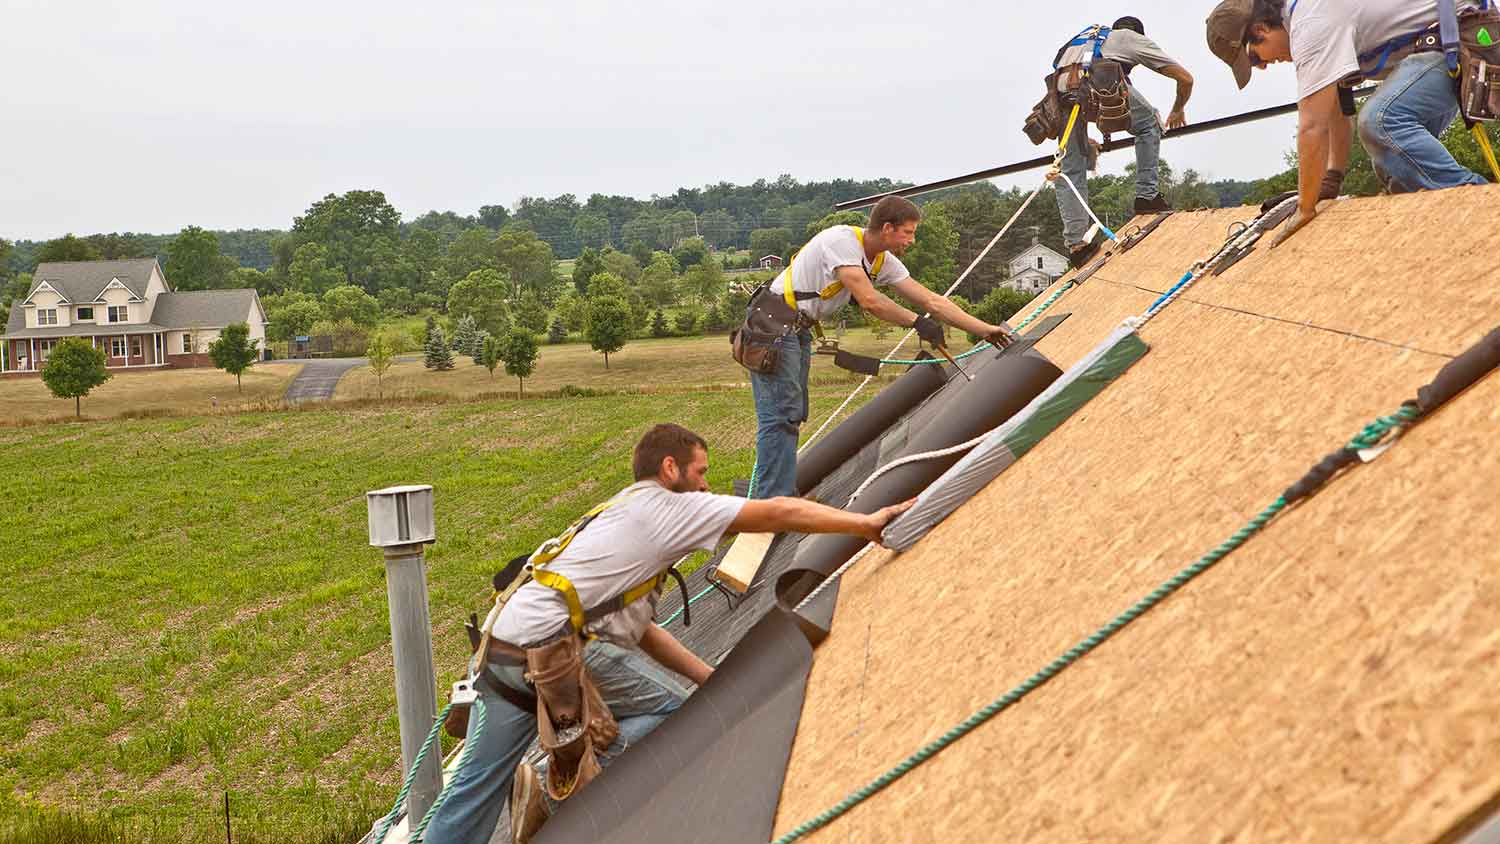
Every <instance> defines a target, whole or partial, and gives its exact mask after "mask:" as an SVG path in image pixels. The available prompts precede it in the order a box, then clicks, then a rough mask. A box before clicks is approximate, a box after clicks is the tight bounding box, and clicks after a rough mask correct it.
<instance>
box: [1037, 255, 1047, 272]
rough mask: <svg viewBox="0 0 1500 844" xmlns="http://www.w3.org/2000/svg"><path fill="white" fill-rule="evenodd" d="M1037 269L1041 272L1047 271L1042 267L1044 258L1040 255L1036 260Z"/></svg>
mask: <svg viewBox="0 0 1500 844" xmlns="http://www.w3.org/2000/svg"><path fill="white" fill-rule="evenodd" d="M1036 268H1037V269H1039V270H1042V269H1046V267H1043V266H1042V257H1041V256H1040V255H1038V256H1037V259H1036Z"/></svg>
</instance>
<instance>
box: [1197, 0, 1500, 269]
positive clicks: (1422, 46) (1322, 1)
mask: <svg viewBox="0 0 1500 844" xmlns="http://www.w3.org/2000/svg"><path fill="white" fill-rule="evenodd" d="M1460 42H1462V46H1460ZM1497 42H1500V12H1497V11H1496V8H1495V4H1494V3H1493V2H1488V1H1482V2H1471V0H1457V2H1455V0H1291V2H1285V0H1224V2H1222V3H1220V4H1219V5H1218V6H1217V7H1215V8H1214V10H1213V13H1212V14H1210V15H1209V17H1208V46H1209V49H1211V50H1212V51H1213V52H1214V55H1216V56H1218V57H1219V58H1220V59H1222V60H1223V61H1224V62H1225V63H1226V64H1228V65H1229V66H1230V68H1232V69H1233V71H1234V81H1235V83H1236V84H1238V85H1239V86H1240V87H1241V88H1244V87H1245V86H1246V85H1247V84H1249V82H1250V73H1251V68H1259V69H1262V70H1264V69H1265V68H1266V67H1267V66H1268V65H1272V64H1276V63H1278V62H1291V63H1292V64H1293V65H1294V66H1295V67H1296V71H1297V100H1298V103H1297V161H1298V165H1297V193H1298V202H1297V212H1296V214H1294V215H1293V216H1292V217H1291V219H1289V220H1287V222H1286V224H1285V225H1283V226H1282V228H1281V231H1279V232H1277V234H1276V237H1275V238H1274V239H1273V240H1272V246H1275V245H1277V244H1279V243H1281V242H1282V241H1283V240H1285V239H1286V238H1288V237H1290V236H1291V235H1292V234H1294V233H1296V231H1297V230H1298V229H1300V228H1302V227H1303V226H1304V225H1306V224H1307V223H1308V222H1310V221H1311V220H1312V219H1313V217H1315V216H1316V215H1317V213H1318V200H1319V199H1320V198H1321V199H1333V198H1335V197H1337V196H1338V194H1339V190H1340V188H1341V187H1342V185H1343V179H1344V173H1345V171H1346V170H1347V168H1348V165H1349V148H1350V144H1351V143H1352V141H1353V130H1352V126H1351V124H1352V123H1353V120H1352V118H1353V115H1354V113H1355V110H1354V97H1353V96H1352V89H1353V87H1354V86H1355V85H1357V84H1359V83H1360V82H1361V81H1363V80H1366V79H1376V80H1383V81H1382V82H1381V84H1380V87H1379V88H1378V89H1377V90H1376V91H1375V93H1374V94H1372V95H1371V96H1370V98H1369V99H1368V100H1367V101H1366V102H1365V104H1364V107H1363V108H1362V109H1361V110H1360V111H1359V119H1358V126H1359V138H1360V140H1361V141H1362V142H1363V143H1364V146H1365V149H1366V150H1367V151H1368V152H1369V153H1370V160H1371V162H1372V163H1373V164H1374V165H1375V175H1376V176H1377V177H1378V178H1379V179H1380V181H1381V183H1382V184H1383V185H1385V187H1386V189H1387V190H1389V191H1390V192H1392V193H1406V192H1410V191H1418V190H1437V189H1441V188H1452V187H1458V186H1460V185H1479V184H1484V179H1483V178H1481V177H1480V176H1478V175H1477V174H1475V173H1474V172H1472V171H1470V170H1469V169H1468V168H1466V167H1464V166H1462V165H1461V164H1459V163H1458V162H1457V161H1455V160H1454V158H1453V155H1452V153H1450V152H1448V150H1447V149H1446V148H1445V147H1444V146H1443V144H1442V142H1441V141H1439V140H1438V138H1439V137H1440V136H1441V135H1442V134H1443V132H1444V131H1445V130H1446V129H1447V128H1448V126H1449V125H1450V124H1452V123H1453V119H1454V118H1455V117H1457V116H1459V114H1460V89H1461V88H1462V90H1463V91H1465V92H1467V91H1470V89H1471V87H1475V86H1471V85H1470V83H1472V82H1474V79H1473V78H1472V77H1474V76H1475V75H1476V74H1477V75H1479V84H1478V86H1477V90H1476V93H1477V96H1475V97H1474V98H1472V99H1468V100H1467V103H1466V105H1465V109H1464V113H1465V116H1466V117H1470V118H1473V119H1476V120H1484V119H1493V118H1494V116H1495V112H1496V110H1500V46H1497ZM1464 76H1468V77H1470V78H1468V79H1465V81H1464V83H1463V84H1462V85H1460V84H1457V83H1456V82H1455V78H1456V77H1464Z"/></svg>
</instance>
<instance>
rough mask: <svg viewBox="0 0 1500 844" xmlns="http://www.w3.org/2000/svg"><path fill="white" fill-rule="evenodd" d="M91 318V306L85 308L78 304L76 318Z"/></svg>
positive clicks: (92, 310) (92, 313)
mask: <svg viewBox="0 0 1500 844" xmlns="http://www.w3.org/2000/svg"><path fill="white" fill-rule="evenodd" d="M93 318H94V309H93V308H85V307H83V306H82V305H79V306H78V319H93Z"/></svg>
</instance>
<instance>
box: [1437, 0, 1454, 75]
mask: <svg viewBox="0 0 1500 844" xmlns="http://www.w3.org/2000/svg"><path fill="white" fill-rule="evenodd" d="M1437 7H1438V33H1439V34H1440V36H1441V37H1442V39H1443V55H1444V56H1445V57H1446V58H1447V59H1448V73H1450V74H1453V75H1455V76H1456V75H1457V74H1458V9H1457V7H1456V6H1455V5H1454V3H1453V0H1437Z"/></svg>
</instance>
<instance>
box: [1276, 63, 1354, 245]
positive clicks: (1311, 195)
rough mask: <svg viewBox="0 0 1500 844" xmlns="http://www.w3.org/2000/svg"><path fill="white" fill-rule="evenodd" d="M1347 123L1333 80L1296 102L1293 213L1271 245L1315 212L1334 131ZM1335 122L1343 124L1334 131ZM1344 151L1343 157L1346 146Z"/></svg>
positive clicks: (1308, 221) (1344, 130)
mask: <svg viewBox="0 0 1500 844" xmlns="http://www.w3.org/2000/svg"><path fill="white" fill-rule="evenodd" d="M1348 123H1349V121H1348V120H1347V119H1346V118H1345V117H1344V115H1343V113H1342V112H1341V111H1340V110H1339V89H1338V85H1337V84H1333V85H1327V86H1325V87H1324V88H1322V89H1321V90H1319V91H1316V92H1314V93H1312V94H1309V95H1308V96H1306V97H1303V98H1302V99H1301V100H1300V101H1299V102H1298V103H1297V213H1295V214H1293V215H1292V217H1291V219H1289V220H1287V221H1286V223H1285V224H1284V225H1282V227H1281V231H1279V232H1277V233H1276V237H1275V238H1273V239H1272V240H1271V248H1272V249H1275V248H1276V247H1277V246H1280V245H1281V243H1282V242H1283V241H1285V240H1286V239H1287V238H1289V237H1291V236H1292V235H1294V234H1296V233H1297V231H1298V230H1300V229H1301V228H1302V227H1303V226H1305V225H1307V224H1308V223H1310V222H1312V219H1313V218H1314V217H1316V216H1317V215H1318V192H1319V190H1320V189H1321V188H1322V186H1323V174H1324V173H1325V172H1327V169H1328V163H1329V160H1330V155H1331V150H1332V148H1333V139H1334V135H1335V134H1343V133H1344V132H1347V130H1348ZM1335 124H1343V128H1342V129H1341V130H1338V131H1337V132H1336V131H1335V129H1334V125H1335ZM1344 154H1345V160H1346V161H1347V160H1348V159H1347V156H1348V151H1347V149H1346V150H1345V153H1344Z"/></svg>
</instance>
